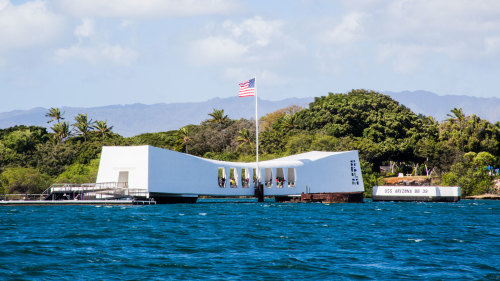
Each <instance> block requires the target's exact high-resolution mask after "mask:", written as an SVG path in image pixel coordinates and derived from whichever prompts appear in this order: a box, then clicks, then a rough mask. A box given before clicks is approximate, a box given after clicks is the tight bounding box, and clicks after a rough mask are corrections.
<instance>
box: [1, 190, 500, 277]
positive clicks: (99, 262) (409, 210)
mask: <svg viewBox="0 0 500 281" xmlns="http://www.w3.org/2000/svg"><path fill="white" fill-rule="evenodd" d="M221 201H223V200H213V201H210V200H200V203H197V204H176V205H156V206H15V207H14V206H4V207H0V280H168V279H172V280H199V279H202V280H301V279H308V280H471V279H472V280H500V201H487V200H484V201H471V200H462V201H460V202H458V203H393V202H370V201H367V202H366V203H364V204H319V203H311V204H293V203H281V204H280V203H274V202H264V203H223V204H221V203H219V202H221Z"/></svg>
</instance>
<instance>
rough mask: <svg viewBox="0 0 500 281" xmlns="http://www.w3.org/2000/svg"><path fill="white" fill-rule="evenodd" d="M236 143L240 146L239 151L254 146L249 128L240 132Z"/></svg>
mask: <svg viewBox="0 0 500 281" xmlns="http://www.w3.org/2000/svg"><path fill="white" fill-rule="evenodd" d="M236 141H237V142H238V143H239V144H240V145H238V149H241V150H246V148H247V147H249V146H251V144H252V136H251V135H250V131H248V129H247V128H243V129H242V130H239V131H238V136H237V137H236Z"/></svg>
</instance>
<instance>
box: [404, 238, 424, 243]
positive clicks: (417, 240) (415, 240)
mask: <svg viewBox="0 0 500 281" xmlns="http://www.w3.org/2000/svg"><path fill="white" fill-rule="evenodd" d="M424 240H425V239H413V238H408V241H414V242H415V243H418V242H422V241H424Z"/></svg>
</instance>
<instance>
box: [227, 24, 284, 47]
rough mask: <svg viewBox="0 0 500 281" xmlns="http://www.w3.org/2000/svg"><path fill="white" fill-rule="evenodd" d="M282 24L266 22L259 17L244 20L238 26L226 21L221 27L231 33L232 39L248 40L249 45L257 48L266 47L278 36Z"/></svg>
mask: <svg viewBox="0 0 500 281" xmlns="http://www.w3.org/2000/svg"><path fill="white" fill-rule="evenodd" d="M282 26H283V22H281V21H277V20H275V21H266V20H263V19H262V18H261V17H254V18H251V19H246V20H244V21H243V22H241V23H240V24H236V23H233V22H231V21H226V22H224V23H223V25H222V27H223V28H224V29H226V30H227V31H229V32H231V34H232V35H233V37H234V38H239V39H240V40H241V39H244V38H248V40H247V41H249V43H252V42H253V44H256V45H258V46H262V47H264V46H267V45H269V43H270V42H271V40H272V39H273V38H275V37H276V36H280V34H281V28H282Z"/></svg>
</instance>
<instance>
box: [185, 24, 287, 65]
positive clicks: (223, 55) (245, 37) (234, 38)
mask: <svg viewBox="0 0 500 281" xmlns="http://www.w3.org/2000/svg"><path fill="white" fill-rule="evenodd" d="M282 27H283V22H281V21H266V20H264V19H262V18H261V17H254V18H251V19H246V20H243V21H241V22H239V23H235V22H232V21H226V22H224V23H223V24H221V25H210V26H209V27H208V30H206V31H205V32H206V33H208V34H210V35H205V36H200V37H202V38H201V39H196V40H194V41H193V42H191V43H190V48H189V49H188V54H187V56H188V58H189V60H190V61H191V62H194V63H196V64H201V65H207V64H226V65H228V67H231V66H232V65H237V64H241V63H256V62H259V61H260V62H262V61H264V60H265V61H266V62H268V61H269V60H268V59H269V56H266V55H265V54H272V57H273V59H274V61H277V60H279V59H280V58H281V57H282V55H283V53H286V52H287V51H286V50H285V49H284V48H282V47H281V48H280V47H278V46H283V44H287V43H289V44H287V46H288V49H293V48H295V47H296V44H294V43H293V42H292V41H291V40H290V39H289V36H288V37H287V36H284V32H283V31H282ZM277 50H278V51H277Z"/></svg>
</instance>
